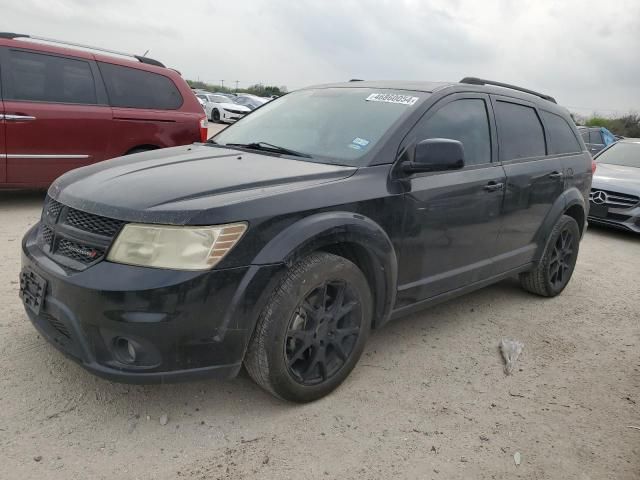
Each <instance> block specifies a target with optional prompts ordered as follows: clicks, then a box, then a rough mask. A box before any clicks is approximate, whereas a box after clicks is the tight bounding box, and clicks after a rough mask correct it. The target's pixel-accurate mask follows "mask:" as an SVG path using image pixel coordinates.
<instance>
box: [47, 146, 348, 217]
mask: <svg viewBox="0 0 640 480" xmlns="http://www.w3.org/2000/svg"><path fill="white" fill-rule="evenodd" d="M356 170H357V169H356V168H354V167H345V166H341V165H325V164H322V163H313V162H308V161H300V160H294V159H291V158H284V157H279V156H274V155H269V154H266V155H265V154H261V153H248V152H245V151H238V150H233V149H228V148H219V147H214V146H207V145H206V144H194V145H189V146H182V147H174V148H165V149H161V150H154V151H150V152H144V153H139V154H135V155H130V156H126V157H120V158H115V159H113V160H107V161H105V162H100V163H96V164H94V165H90V166H87V167H83V168H79V169H76V170H72V171H70V172H68V173H66V174H65V175H63V176H61V177H60V178H59V179H58V180H56V181H55V183H54V184H53V185H51V187H50V188H49V195H50V196H51V197H52V198H54V199H56V200H58V201H60V202H62V203H64V204H65V205H69V206H71V207H73V208H76V209H78V210H83V211H86V212H90V213H94V214H96V215H102V216H105V217H111V218H116V219H120V220H126V221H132V222H136V221H138V222H145V223H165V224H176V225H180V224H185V223H187V222H188V221H189V219H191V218H192V217H194V216H195V215H197V214H198V213H200V212H202V211H203V210H211V209H214V208H224V207H225V206H228V205H231V204H234V203H240V202H243V201H247V200H255V199H259V198H263V197H267V196H270V195H276V194H280V193H283V192H287V191H291V190H296V189H304V188H309V187H311V186H315V185H319V184H322V183H327V182H333V181H336V180H340V179H343V178H346V177H348V176H350V175H352V174H353V173H354V172H355V171H356Z"/></svg>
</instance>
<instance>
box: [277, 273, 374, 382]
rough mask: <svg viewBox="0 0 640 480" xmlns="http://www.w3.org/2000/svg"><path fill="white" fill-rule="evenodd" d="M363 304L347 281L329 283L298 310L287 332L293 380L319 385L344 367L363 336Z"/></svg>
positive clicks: (319, 288) (315, 290)
mask: <svg viewBox="0 0 640 480" xmlns="http://www.w3.org/2000/svg"><path fill="white" fill-rule="evenodd" d="M360 318H361V314H360V303H359V301H358V299H357V295H356V293H355V292H354V291H353V290H352V289H350V288H349V286H348V285H347V284H346V283H345V282H340V281H328V282H326V283H324V285H321V286H320V287H318V288H315V289H314V290H313V291H311V292H310V293H309V294H308V295H307V296H306V297H305V299H304V300H303V301H302V302H301V303H300V304H299V305H298V307H297V308H296V310H295V312H294V314H293V316H292V318H291V320H290V322H289V328H288V329H287V334H286V339H285V345H284V347H285V358H286V361H287V368H288V370H289V372H290V374H291V375H292V376H293V378H294V379H295V380H296V381H297V382H299V383H301V384H302V385H316V384H318V383H321V382H324V381H326V380H328V379H330V378H332V377H333V376H334V375H335V374H336V373H337V372H338V371H339V370H340V368H342V366H343V365H344V364H345V362H346V361H347V359H348V358H349V356H350V355H351V353H352V352H353V349H354V347H355V345H356V343H357V341H358V335H359V334H360Z"/></svg>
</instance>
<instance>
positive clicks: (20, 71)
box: [4, 50, 97, 105]
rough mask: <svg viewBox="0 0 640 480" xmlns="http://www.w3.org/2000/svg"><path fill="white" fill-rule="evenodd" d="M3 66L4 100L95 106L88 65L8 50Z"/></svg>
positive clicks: (66, 58) (71, 59) (65, 59)
mask: <svg viewBox="0 0 640 480" xmlns="http://www.w3.org/2000/svg"><path fill="white" fill-rule="evenodd" d="M7 67H8V68H7V69H6V75H7V76H8V77H9V81H8V82H7V85H6V88H5V92H4V98H5V99H7V100H22V101H31V102H51V103H80V104H89V105H93V104H96V103H97V99H96V86H95V82H94V80H93V73H92V72H91V66H90V65H89V63H88V62H86V61H84V60H76V59H73V58H68V57H58V56H55V55H45V54H41V53H33V52H27V51H23V50H10V51H9V60H8V65H7Z"/></svg>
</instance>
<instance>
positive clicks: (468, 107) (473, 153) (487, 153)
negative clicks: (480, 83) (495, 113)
mask: <svg viewBox="0 0 640 480" xmlns="http://www.w3.org/2000/svg"><path fill="white" fill-rule="evenodd" d="M416 136H417V138H418V139H419V140H426V139H428V138H448V139H451V140H458V141H459V142H461V143H462V146H463V148H464V162H465V165H482V164H485V163H491V134H490V131H489V116H488V114H487V104H486V102H485V101H484V100H483V99H481V98H464V99H460V100H454V101H453V102H450V103H447V104H446V105H445V106H443V107H441V108H440V109H439V110H438V111H437V112H436V113H435V114H434V115H433V116H431V117H430V118H429V119H427V120H426V121H422V122H421V123H420V124H418V125H417V127H416Z"/></svg>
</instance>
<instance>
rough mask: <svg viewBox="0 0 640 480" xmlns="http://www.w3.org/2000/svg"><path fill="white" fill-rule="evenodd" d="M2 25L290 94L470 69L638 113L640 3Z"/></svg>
mask: <svg viewBox="0 0 640 480" xmlns="http://www.w3.org/2000/svg"><path fill="white" fill-rule="evenodd" d="M0 1H2V3H3V5H2V6H1V11H2V17H1V18H0V30H9V31H19V32H26V33H34V34H40V35H42V36H50V37H55V38H62V39H68V40H74V41H77V42H81V43H86V44H91V45H99V46H103V47H107V48H113V49H118V50H123V51H131V52H136V53H143V52H144V51H146V50H147V49H150V50H151V52H150V54H149V55H150V56H152V57H155V58H158V59H159V60H161V61H163V62H165V63H166V64H168V65H171V66H174V67H176V68H178V69H179V70H180V71H182V72H183V74H184V75H185V76H186V77H188V78H193V79H200V80H204V81H209V82H219V81H220V80H222V79H224V80H225V83H226V84H227V85H233V84H234V81H235V80H239V81H240V85H244V86H246V85H248V84H251V83H257V82H262V83H269V84H276V85H287V86H289V88H299V87H303V86H306V85H309V84H315V83H324V82H332V81H342V80H347V79H349V78H354V77H357V78H366V79H408V80H459V79H460V78H462V77H463V76H467V75H474V76H484V77H487V78H493V79H497V80H501V81H505V82H511V83H516V84H522V85H523V86H526V87H529V88H532V89H535V90H540V91H544V92H548V93H549V94H551V95H553V96H555V97H556V98H558V100H559V101H560V103H563V104H565V105H567V106H570V107H574V110H578V111H581V112H583V113H586V112H588V111H590V110H598V111H600V112H602V113H606V112H607V111H612V110H619V111H622V112H624V111H629V110H640V89H639V88H637V85H638V79H639V78H640V62H638V61H637V59H636V58H635V57H637V54H636V52H635V49H636V46H637V45H638V42H639V41H640V3H639V2H637V1H635V0H618V1H617V2H615V5H611V4H602V2H598V1H595V0H583V1H578V0H567V1H563V2H557V1H555V0H537V1H534V0H493V1H491V0H487V1H485V2H477V1H474V0H455V1H452V0H393V1H391V0H379V1H376V0H358V1H356V0H343V1H340V0H335V1H329V0H324V1H319V0H297V1H294V2H292V1H284V0H245V1H242V2H237V1H235V2H234V1H230V0H216V1H215V2H212V1H207V0H191V1H190V2H182V3H176V2H167V1H159V0H156V1H149V0H110V1H107V2H105V1H97V0H48V1H45V0H21V1H20V2H12V1H8V0H0Z"/></svg>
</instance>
